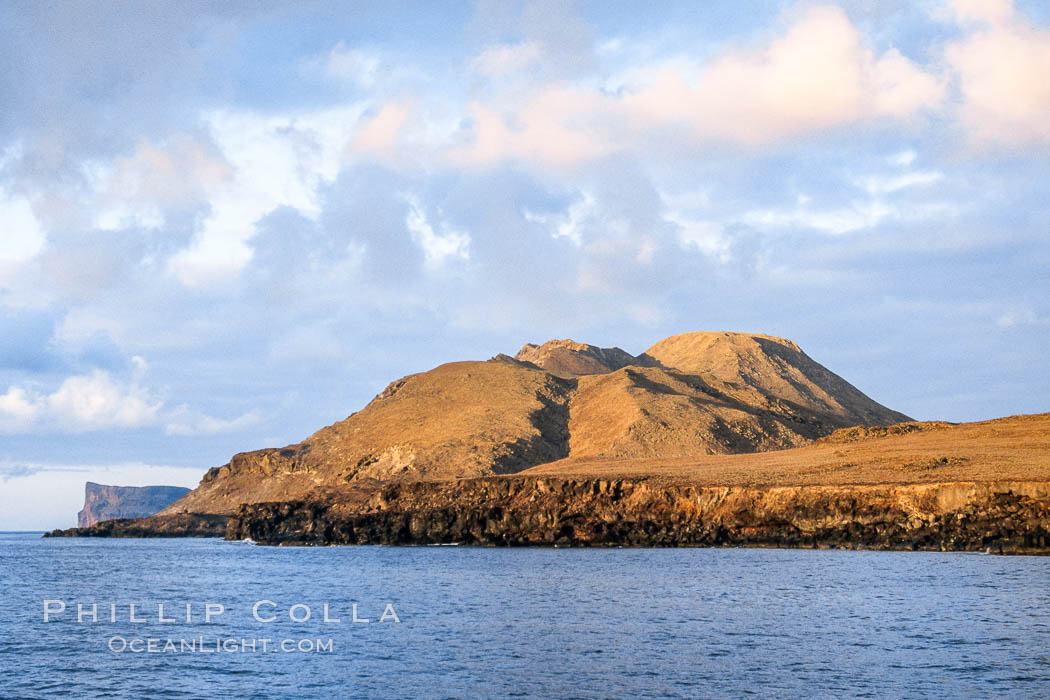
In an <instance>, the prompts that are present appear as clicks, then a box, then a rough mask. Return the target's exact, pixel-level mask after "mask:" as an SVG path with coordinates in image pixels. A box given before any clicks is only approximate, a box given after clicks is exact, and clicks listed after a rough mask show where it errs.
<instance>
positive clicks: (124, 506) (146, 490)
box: [77, 481, 190, 527]
mask: <svg viewBox="0 0 1050 700" xmlns="http://www.w3.org/2000/svg"><path fill="white" fill-rule="evenodd" d="M189 492H190V489H187V488H183V487H181V486H107V485H105V484H96V483H94V482H93V481H89V482H87V483H86V484H85V485H84V509H83V510H82V511H80V513H78V514H77V527H90V526H92V525H94V524H96V523H99V522H102V521H103V520H113V519H116V518H145V517H148V516H150V515H153V514H154V513H158V512H160V511H162V510H164V509H165V508H167V507H168V506H170V505H171V504H172V503H174V502H175V501H177V500H179V499H180V498H182V497H183V496H185V495H186V494H187V493H189Z"/></svg>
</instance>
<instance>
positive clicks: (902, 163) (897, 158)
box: [886, 149, 919, 168]
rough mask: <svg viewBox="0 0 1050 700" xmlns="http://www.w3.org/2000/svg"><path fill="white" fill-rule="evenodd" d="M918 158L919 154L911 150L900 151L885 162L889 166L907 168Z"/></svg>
mask: <svg viewBox="0 0 1050 700" xmlns="http://www.w3.org/2000/svg"><path fill="white" fill-rule="evenodd" d="M918 157H919V154H918V153H916V152H915V151H913V150H910V149H909V150H906V151H901V152H900V153H894V154H893V155H892V156H890V157H889V158H887V159H886V162H887V163H889V164H890V165H896V166H897V167H898V168H907V167H908V166H909V165H911V164H912V163H914V162H915V159H916V158H918Z"/></svg>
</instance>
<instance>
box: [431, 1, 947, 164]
mask: <svg viewBox="0 0 1050 700" xmlns="http://www.w3.org/2000/svg"><path fill="white" fill-rule="evenodd" d="M530 46H531V45H530V44H527V43H524V44H515V45H503V46H500V47H498V48H494V47H490V48H488V49H486V50H485V51H484V52H482V54H480V55H479V56H478V57H477V58H476V59H475V60H474V63H473V64H472V65H473V66H474V67H475V69H476V70H479V71H482V72H486V73H487V74H491V73H494V72H499V71H509V70H510V66H512V65H518V64H522V65H524V64H527V63H528V61H531V60H532V58H531V57H532V54H533V51H532V50H531V49H530ZM616 82H617V83H618V84H619V88H618V89H617V90H616V91H615V92H609V91H603V90H600V89H597V88H595V87H594V86H593V85H589V84H587V83H581V82H570V81H567V80H565V79H559V78H555V79H551V80H547V81H542V82H539V83H537V84H535V85H533V86H532V87H531V88H522V87H521V86H519V85H518V84H517V83H512V88H511V89H508V90H504V91H502V92H500V91H497V93H496V94H495V95H494V96H492V97H490V98H488V99H476V100H475V101H473V102H472V103H471V104H470V106H469V112H470V125H469V129H468V134H469V139H468V144H467V145H462V146H457V147H454V148H452V149H450V150H449V151H448V155H449V158H450V160H451V162H452V163H459V164H492V163H496V162H499V161H504V160H511V161H518V162H532V163H536V164H538V165H540V166H555V167H560V168H567V167H572V166H575V165H577V164H580V163H585V162H593V161H595V160H598V159H601V158H604V157H606V156H608V155H610V154H612V153H616V152H621V151H633V152H636V153H637V152H643V151H645V150H647V149H649V148H650V146H651V145H652V142H653V140H654V139H655V140H657V141H659V140H667V139H670V141H672V142H677V143H683V142H684V143H685V144H686V145H690V146H693V147H696V146H703V145H707V144H712V143H719V142H729V143H734V144H742V145H747V146H756V145H762V144H767V143H770V142H773V141H778V140H782V139H787V138H790V137H794V136H797V135H800V134H807V133H813V132H819V131H823V130H828V129H835V128H839V127H844V126H851V125H857V124H861V125H865V124H867V125H875V124H878V123H880V122H884V121H887V120H908V119H911V118H913V117H915V116H916V115H918V114H920V113H922V112H923V111H924V110H933V109H935V108H937V107H938V106H939V105H940V104H941V101H942V99H943V96H944V92H945V86H944V84H943V80H942V79H941V78H940V77H938V76H936V75H934V74H932V73H930V72H927V71H925V70H923V69H922V68H920V67H919V66H917V65H916V64H915V63H914V62H912V61H911V60H909V59H908V58H906V57H905V56H903V55H902V54H901V53H900V51H898V50H897V49H895V48H890V49H888V50H886V51H884V52H883V53H882V54H881V55H876V54H875V53H874V52H873V51H872V50H871V49H869V48H867V46H866V45H865V41H864V37H863V36H862V35H861V34H860V32H859V31H858V30H857V29H856V27H854V26H853V25H852V24H851V23H850V21H849V18H848V17H847V16H846V14H845V13H844V12H843V11H842V10H841V9H839V8H837V7H814V8H811V9H810V10H809V11H807V12H806V13H805V14H803V15H801V16H800V17H799V18H798V19H797V21H796V22H795V23H794V24H792V25H791V26H790V27H789V28H788V29H787V31H786V33H784V34H783V35H781V36H778V37H776V38H774V39H772V40H770V41H767V42H766V43H763V44H759V45H756V46H747V47H731V48H729V49H726V50H724V51H722V52H721V53H720V54H717V55H716V56H714V57H713V58H712V59H711V60H709V61H708V62H706V63H703V64H697V63H695V62H692V61H687V60H686V61H683V60H681V59H675V60H667V61H663V62H655V63H652V62H651V63H649V64H648V65H643V66H642V67H638V68H634V69H632V70H631V71H630V72H628V73H626V74H624V75H622V76H620V77H619V78H618V79H617V81H616Z"/></svg>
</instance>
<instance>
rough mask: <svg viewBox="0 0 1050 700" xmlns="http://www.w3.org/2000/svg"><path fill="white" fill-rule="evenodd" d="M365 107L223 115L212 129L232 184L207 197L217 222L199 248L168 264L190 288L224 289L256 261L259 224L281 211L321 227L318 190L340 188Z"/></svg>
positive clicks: (208, 224)
mask: <svg viewBox="0 0 1050 700" xmlns="http://www.w3.org/2000/svg"><path fill="white" fill-rule="evenodd" d="M363 111H364V105H363V104H358V103H354V104H350V105H347V106H341V107H335V108H332V109H329V110H318V111H313V112H302V113H291V114H278V115H265V114H258V113H254V112H237V111H217V112H213V113H210V114H208V115H206V117H205V120H206V124H207V128H208V130H209V132H210V134H211V136H212V138H213V139H214V140H215V144H216V146H217V148H218V150H219V151H220V152H221V154H222V157H223V158H224V159H225V160H226V162H228V163H229V164H230V166H231V168H232V176H231V177H229V178H225V179H223V180H221V181H218V182H215V183H213V186H212V187H210V188H208V189H207V191H206V196H207V200H208V203H209V206H210V214H209V216H208V217H207V218H206V219H205V220H204V221H203V223H202V224H201V226H200V229H199V230H198V231H197V232H196V234H195V236H194V240H193V242H192V243H191V244H190V246H188V247H187V248H186V249H184V250H182V251H180V252H179V253H177V254H176V255H174V256H173V257H172V258H171V259H170V260H169V261H168V271H169V272H170V273H171V274H172V275H173V276H174V277H175V278H177V279H178V280H179V281H181V282H182V283H183V284H184V285H186V286H188V287H207V286H209V285H214V284H223V283H227V282H228V281H229V278H230V276H232V275H235V274H237V273H238V272H239V271H240V270H241V269H242V268H243V267H244V266H245V265H246V264H247V263H248V261H249V260H250V259H251V254H252V251H251V247H250V246H249V245H248V241H249V240H250V239H251V238H252V237H253V236H254V235H255V233H256V228H255V225H256V223H257V222H258V221H259V220H260V219H262V218H263V217H264V216H265V215H267V214H268V213H270V212H272V211H274V210H275V209H277V208H279V207H290V208H293V209H295V210H297V211H299V212H300V213H301V214H302V215H303V216H306V217H308V218H310V219H316V218H317V216H318V215H319V214H320V212H321V202H320V199H319V190H320V188H321V186H322V185H324V184H326V183H329V182H331V181H333V180H334V179H335V178H336V176H337V175H338V174H339V172H340V170H341V169H342V167H343V165H344V163H345V155H344V154H345V152H346V147H347V144H348V143H349V141H350V137H351V134H352V133H353V131H354V127H355V126H356V124H357V122H358V119H359V118H360V116H361V113H362V112H363Z"/></svg>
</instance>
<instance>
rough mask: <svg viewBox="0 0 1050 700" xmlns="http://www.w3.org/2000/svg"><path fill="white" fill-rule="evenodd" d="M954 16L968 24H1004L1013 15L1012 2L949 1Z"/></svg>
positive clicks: (1010, 0)
mask: <svg viewBox="0 0 1050 700" xmlns="http://www.w3.org/2000/svg"><path fill="white" fill-rule="evenodd" d="M948 5H949V7H950V8H951V9H952V10H953V11H954V12H955V14H956V16H957V17H958V18H959V19H961V20H964V21H969V22H986V23H989V24H1005V23H1007V22H1008V21H1009V20H1010V19H1011V18H1012V17H1013V13H1014V8H1013V2H1012V0H949V2H948Z"/></svg>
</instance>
